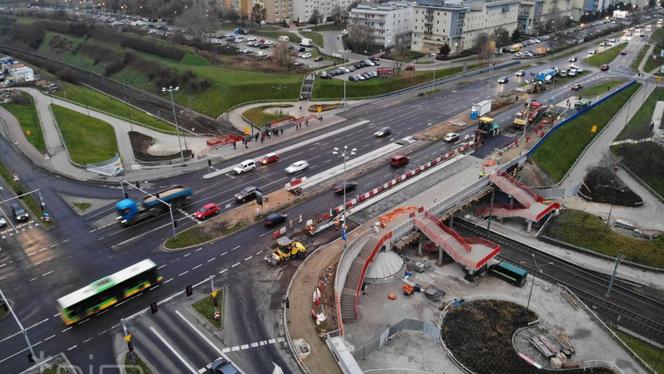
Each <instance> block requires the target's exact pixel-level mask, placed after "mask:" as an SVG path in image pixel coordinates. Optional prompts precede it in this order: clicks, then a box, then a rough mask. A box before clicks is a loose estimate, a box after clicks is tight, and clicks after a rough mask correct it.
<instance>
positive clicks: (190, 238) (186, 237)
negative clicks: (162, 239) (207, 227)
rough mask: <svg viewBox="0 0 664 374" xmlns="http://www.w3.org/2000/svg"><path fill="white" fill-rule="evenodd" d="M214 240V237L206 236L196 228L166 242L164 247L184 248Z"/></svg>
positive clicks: (180, 233) (178, 234)
mask: <svg viewBox="0 0 664 374" xmlns="http://www.w3.org/2000/svg"><path fill="white" fill-rule="evenodd" d="M212 239H214V236H212V235H210V234H206V233H204V232H203V231H202V230H200V229H198V228H197V227H196V226H194V227H193V228H189V229H186V230H184V231H181V232H179V233H177V234H176V235H175V237H174V238H170V239H168V240H166V243H164V245H165V246H166V248H184V247H188V246H190V245H196V244H199V243H204V242H206V241H208V240H212Z"/></svg>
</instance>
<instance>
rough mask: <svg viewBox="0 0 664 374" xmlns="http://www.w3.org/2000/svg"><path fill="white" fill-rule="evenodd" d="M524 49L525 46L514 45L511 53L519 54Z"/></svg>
mask: <svg viewBox="0 0 664 374" xmlns="http://www.w3.org/2000/svg"><path fill="white" fill-rule="evenodd" d="M522 47H523V46H522V45H521V43H517V44H514V45H512V46H511V47H510V49H509V51H510V52H512V53H516V52H519V51H520V50H521V48H522Z"/></svg>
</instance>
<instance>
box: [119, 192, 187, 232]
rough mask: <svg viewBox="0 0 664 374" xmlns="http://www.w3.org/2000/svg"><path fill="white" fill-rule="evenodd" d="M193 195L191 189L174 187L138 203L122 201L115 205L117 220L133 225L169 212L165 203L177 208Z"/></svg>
mask: <svg viewBox="0 0 664 374" xmlns="http://www.w3.org/2000/svg"><path fill="white" fill-rule="evenodd" d="M191 195H192V191H191V188H187V187H182V186H173V187H170V188H167V189H165V190H163V191H159V192H157V193H155V194H154V195H147V196H144V197H143V198H141V199H140V200H138V201H136V200H134V199H129V198H127V199H124V200H120V201H118V202H117V203H116V204H115V211H116V212H117V213H118V217H117V220H118V221H119V222H120V223H121V224H123V225H126V226H129V225H133V224H135V223H137V222H140V221H142V220H144V219H146V218H149V217H154V216H156V215H158V214H160V213H163V212H165V211H167V210H168V206H167V205H166V204H164V203H163V202H166V203H168V204H171V206H172V207H173V208H177V207H180V206H182V205H183V204H184V202H185V201H186V200H187V199H190V198H191ZM160 200H161V201H160ZM162 201H163V202H162Z"/></svg>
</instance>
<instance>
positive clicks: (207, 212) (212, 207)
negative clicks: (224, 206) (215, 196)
mask: <svg viewBox="0 0 664 374" xmlns="http://www.w3.org/2000/svg"><path fill="white" fill-rule="evenodd" d="M217 213H219V207H218V206H217V204H215V203H209V204H205V205H203V207H202V208H201V209H199V210H198V211H197V212H196V213H194V217H196V219H198V220H201V221H202V220H204V219H206V218H208V217H212V216H213V215H215V214H217Z"/></svg>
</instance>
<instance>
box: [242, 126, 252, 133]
mask: <svg viewBox="0 0 664 374" xmlns="http://www.w3.org/2000/svg"><path fill="white" fill-rule="evenodd" d="M242 131H244V135H249V134H251V129H250V128H248V127H245V128H244V129H243V130H242Z"/></svg>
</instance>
